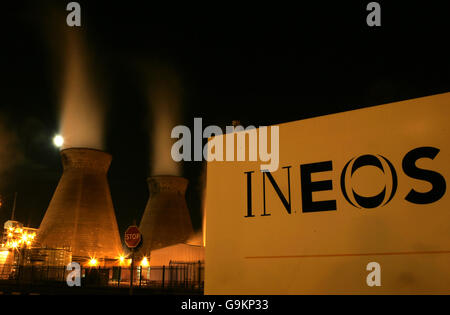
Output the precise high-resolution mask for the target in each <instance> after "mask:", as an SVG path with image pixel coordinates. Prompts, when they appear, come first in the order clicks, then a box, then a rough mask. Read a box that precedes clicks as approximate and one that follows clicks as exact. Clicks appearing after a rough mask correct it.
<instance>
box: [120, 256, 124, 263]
mask: <svg viewBox="0 0 450 315" xmlns="http://www.w3.org/2000/svg"><path fill="white" fill-rule="evenodd" d="M124 261H125V257H124V256H120V257H119V262H120V264H123V263H124Z"/></svg>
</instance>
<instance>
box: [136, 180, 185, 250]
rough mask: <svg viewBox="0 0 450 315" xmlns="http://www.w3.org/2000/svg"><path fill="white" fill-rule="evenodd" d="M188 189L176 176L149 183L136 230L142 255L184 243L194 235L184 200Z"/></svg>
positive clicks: (183, 181)
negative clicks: (145, 202)
mask: <svg viewBox="0 0 450 315" xmlns="http://www.w3.org/2000/svg"><path fill="white" fill-rule="evenodd" d="M187 185H188V180H187V179H185V178H182V177H176V176H154V177H150V178H149V179H148V186H149V191H150V198H149V200H148V203H147V206H146V208H145V212H144V215H143V217H142V220H141V224H140V227H139V229H140V231H141V233H142V236H143V244H142V248H141V249H140V252H141V253H142V254H144V255H148V254H149V253H150V252H151V251H152V250H156V249H159V248H164V247H168V246H171V245H175V244H179V243H184V242H186V241H187V240H188V239H189V238H190V237H191V236H192V235H193V228H192V223H191V218H190V215H189V210H188V208H187V205H186V199H185V194H186V188H187Z"/></svg>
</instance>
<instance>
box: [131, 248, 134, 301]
mask: <svg viewBox="0 0 450 315" xmlns="http://www.w3.org/2000/svg"><path fill="white" fill-rule="evenodd" d="M133 274H134V248H133V249H131V266H130V295H133Z"/></svg>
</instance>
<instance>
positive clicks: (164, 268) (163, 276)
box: [161, 266, 166, 288]
mask: <svg viewBox="0 0 450 315" xmlns="http://www.w3.org/2000/svg"><path fill="white" fill-rule="evenodd" d="M165 273H166V266H163V269H162V285H161V287H162V288H164V282H165Z"/></svg>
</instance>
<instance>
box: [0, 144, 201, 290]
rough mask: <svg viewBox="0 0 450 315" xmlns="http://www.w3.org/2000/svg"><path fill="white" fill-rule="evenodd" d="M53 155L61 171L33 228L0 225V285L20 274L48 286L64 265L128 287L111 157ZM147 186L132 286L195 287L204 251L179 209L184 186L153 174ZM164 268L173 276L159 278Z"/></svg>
mask: <svg viewBox="0 0 450 315" xmlns="http://www.w3.org/2000/svg"><path fill="white" fill-rule="evenodd" d="M60 155H61V159H62V164H63V173H62V176H61V178H60V180H59V183H58V186H57V188H56V190H55V192H54V194H53V196H52V198H51V201H50V203H49V206H48V208H47V211H46V213H45V215H44V218H43V219H42V222H41V224H40V226H39V228H37V229H36V228H30V227H25V226H24V225H23V224H22V223H20V222H18V221H15V220H9V221H7V222H6V223H5V224H4V231H3V235H2V241H1V248H0V280H8V279H16V278H17V277H18V273H20V274H21V275H20V277H23V274H24V272H23V271H20V272H19V269H20V268H22V269H23V268H25V269H31V270H32V271H33V272H34V274H35V275H36V272H39V271H40V272H41V273H46V277H47V278H46V279H48V280H49V279H50V278H51V277H53V278H54V280H56V279H58V280H63V279H64V276H65V275H67V272H66V271H65V268H66V266H67V265H68V264H70V263H71V262H77V263H79V264H80V265H81V266H83V268H86V269H97V270H99V269H103V270H107V274H106V275H105V274H104V281H103V284H110V283H111V282H114V283H115V284H117V283H122V284H126V283H128V281H129V279H130V275H131V272H130V269H131V254H130V250H129V249H128V248H126V246H125V245H123V244H122V242H121V236H120V235H119V229H118V224H117V221H116V216H115V212H114V207H113V203H112V199H111V193H110V189H109V184H108V180H107V173H108V170H109V167H110V164H111V161H112V156H111V155H110V154H108V153H106V152H103V151H100V150H97V149H89V148H68V149H64V150H62V151H61V152H60ZM148 185H149V193H150V197H149V200H148V203H147V206H146V208H145V211H144V214H143V216H142V219H141V221H140V231H141V233H142V235H143V241H142V243H141V245H140V246H139V247H138V249H137V250H136V252H135V253H134V255H133V257H134V264H133V267H134V270H133V274H134V279H133V280H134V281H138V282H139V284H141V283H142V282H143V281H147V282H149V283H150V282H155V281H159V282H161V281H162V282H163V283H164V281H168V279H169V277H172V278H176V279H180V277H182V278H183V281H189V280H194V279H195V280H196V281H197V282H198V283H200V281H199V280H201V281H202V278H203V275H202V270H200V268H203V264H204V246H203V240H202V234H201V233H198V234H195V233H194V230H193V228H192V223H191V218H190V215H189V210H188V208H187V205H186V200H185V193H186V188H187V185H188V181H187V180H186V179H185V178H182V177H176V176H154V177H150V178H149V179H148ZM12 219H13V218H12ZM166 266H167V268H169V267H170V268H172V267H173V266H175V267H173V268H174V269H173V270H176V271H177V272H176V274H173V272H172V271H171V273H170V274H169V275H165V274H164V271H165V268H166ZM171 266H172V267H171ZM179 266H183V275H180V274H179V270H180V268H179ZM186 266H187V267H186ZM193 266H194V267H193ZM49 268H53V269H52V270H54V271H53V272H49ZM161 268H162V269H161ZM186 268H187V269H186ZM161 270H162V272H161ZM170 270H172V269H170ZM166 273H167V272H166ZM35 275H34V276H33V279H34V278H35ZM49 275H50V276H49ZM39 277H41V275H40V276H39ZM49 277H50V278H49Z"/></svg>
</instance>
